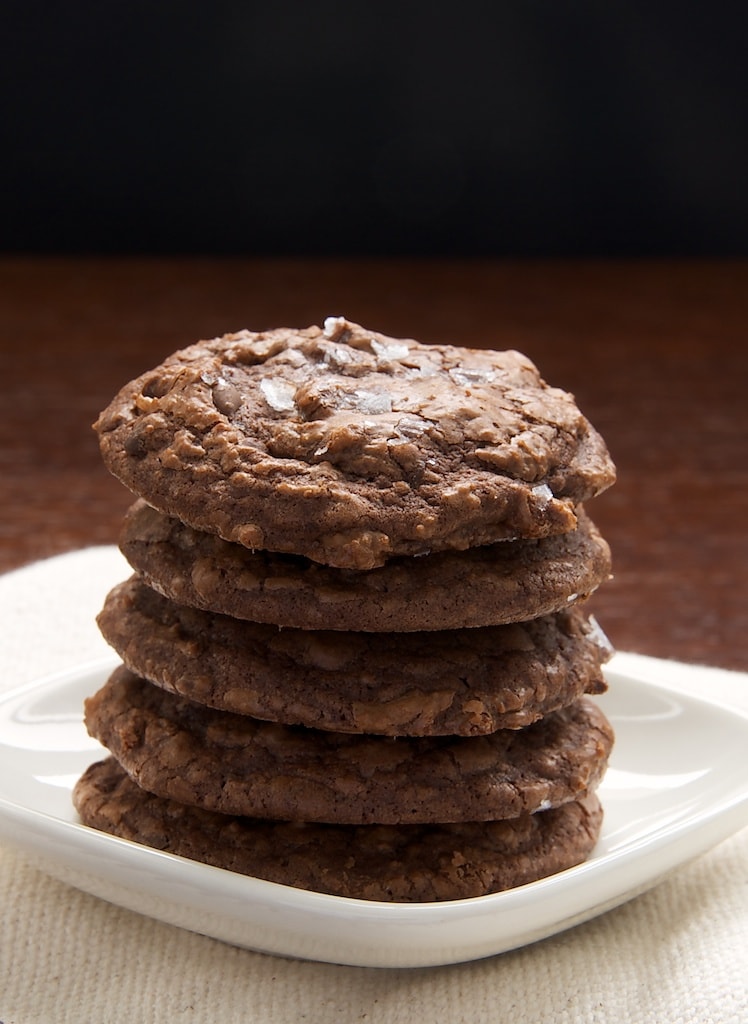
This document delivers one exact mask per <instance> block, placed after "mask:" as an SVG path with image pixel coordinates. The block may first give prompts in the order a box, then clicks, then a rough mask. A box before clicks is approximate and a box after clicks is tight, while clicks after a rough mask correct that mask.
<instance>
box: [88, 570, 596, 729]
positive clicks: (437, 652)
mask: <svg viewBox="0 0 748 1024" xmlns="http://www.w3.org/2000/svg"><path fill="white" fill-rule="evenodd" d="M98 623H99V627H100V629H101V632H102V633H103V635H104V637H105V638H106V640H107V641H108V642H109V643H110V644H111V645H112V646H113V647H114V649H115V650H116V651H117V653H118V654H119V655H120V657H121V658H122V660H123V661H124V662H125V664H126V665H127V667H128V668H129V669H131V671H133V672H134V673H136V674H138V675H141V676H144V677H145V678H146V679H148V680H150V681H151V682H153V683H156V684H157V685H159V686H162V687H164V688H165V689H167V690H169V691H171V692H173V693H176V694H179V695H181V696H183V697H187V698H188V699H190V700H193V701H196V702H197V703H200V704H207V705H209V706H210V707H213V708H219V709H221V710H224V711H233V712H236V713H238V714H244V715H253V716H254V717H255V718H262V719H267V720H269V721H272V722H282V723H284V724H286V725H305V726H310V727H313V728H317V729H327V730H334V731H337V732H353V733H380V734H384V735H390V736H428V735H446V734H450V733H451V734H455V735H462V736H469V735H474V734H480V733H490V732H493V731H495V730H496V729H518V728H522V727H524V726H526V725H529V724H530V723H532V722H534V721H535V720H536V719H538V718H542V717H543V716H544V715H547V714H549V713H550V712H551V711H556V710H558V709H559V708H561V707H565V706H566V705H567V704H571V703H572V702H573V701H575V700H577V698H579V697H580V696H581V695H582V694H583V693H585V692H587V693H601V692H602V691H603V690H604V689H605V683H604V680H603V676H602V669H601V666H602V665H603V663H604V662H605V661H606V660H607V659H608V657H609V654H610V646H609V645H608V644H607V643H606V641H605V637H604V634H603V633H602V631H601V630H600V628H599V627H598V626H597V625H596V623H595V622H594V620H590V619H588V618H587V617H586V616H585V615H584V614H583V613H582V612H581V611H580V610H579V609H577V608H575V609H568V610H567V611H564V612H559V613H558V614H557V615H549V616H545V617H543V618H539V619H534V620H532V621H531V622H525V623H516V624H512V625H506V626H486V627H484V628H482V629H474V630H449V631H444V632H436V633H387V634H373V633H348V632H342V633H341V632H324V631H321V630H318V631H309V630H298V629H282V630H281V629H278V628H277V627H275V626H268V625H261V624H258V623H254V622H243V621H241V620H239V619H233V618H229V617H228V616H226V615H216V614H213V613H211V612H204V611H199V610H198V609H195V608H188V607H185V606H182V605H178V604H175V603H174V602H173V601H170V600H169V599H168V598H165V597H162V596H161V595H160V594H157V593H156V592H155V591H154V590H151V588H150V587H148V586H146V585H145V584H144V583H143V582H142V581H141V580H140V579H139V578H138V577H136V576H134V577H132V578H131V579H130V580H128V581H127V582H125V583H121V584H119V585H118V586H116V587H115V588H114V589H113V590H112V591H111V592H110V594H109V595H108V596H107V599H106V602H105V604H104V608H103V609H102V611H101V613H100V615H99V617H98Z"/></svg>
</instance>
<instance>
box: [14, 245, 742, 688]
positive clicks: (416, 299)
mask: <svg viewBox="0 0 748 1024" xmlns="http://www.w3.org/2000/svg"><path fill="white" fill-rule="evenodd" d="M339 313H343V314H345V315H346V316H348V317H349V318H350V319H354V320H358V321H359V322H361V323H364V324H366V325H367V326H370V327H372V328H375V329H377V330H381V331H383V332H385V333H389V334H394V335H400V336H410V337H416V338H418V339H419V340H421V341H424V342H450V343H457V344H464V345H470V346H479V347H482V346H491V347H496V348H506V347H514V348H518V349H521V350H522V351H524V352H525V353H526V354H527V355H529V356H530V357H531V358H532V359H534V360H535V362H536V363H537V364H538V365H539V367H540V369H541V371H542V373H543V375H544V376H545V378H546V379H547V380H549V381H550V382H551V383H553V384H556V385H558V386H560V387H564V388H566V389H568V390H570V391H572V392H573V393H574V394H575V395H576V397H577V401H578V403H579V404H580V406H581V407H582V409H583V410H584V411H585V413H586V414H587V415H588V416H589V418H590V419H591V420H592V422H593V423H594V424H595V425H596V426H597V427H598V429H599V430H600V431H601V432H602V433H603V435H604V436H605V438H606V440H607V442H608V445H609V447H610V449H611V452H612V454H613V457H614V459H615V461H616V463H617V466H618V472H619V479H618V483H617V484H616V485H615V487H614V488H612V489H611V490H610V491H608V492H607V493H606V494H604V495H603V496H601V497H600V498H598V499H596V501H595V502H594V503H591V505H590V507H589V511H590V512H591V514H592V516H593V518H594V519H595V521H596V522H597V524H598V526H599V527H600V528H601V530H602V531H603V533H604V534H605V536H606V537H607V539H608V540H609V542H610V544H611V546H612V548H613V552H614V564H615V577H614V579H613V580H612V581H611V582H610V583H609V584H607V586H605V587H603V588H602V589H601V590H600V591H599V592H598V593H597V594H596V595H595V597H594V598H593V606H594V610H595V612H596V614H597V617H598V618H599V620H600V621H601V623H602V625H603V626H604V627H605V629H606V631H607V632H608V633H609V635H610V637H611V639H612V640H613V642H614V643H615V645H616V646H617V647H618V648H620V649H627V650H635V651H639V652H642V653H647V654H653V655H658V656H662V657H675V658H680V659H683V660H687V661H693V662H701V663H710V664H714V665H721V666H725V667H731V668H740V669H748V264H736V263H727V264H724V263H716V264H678V263H664V264H651V263H630V264H606V263H599V264H589V263H548V264H544V263H529V264H525V263H486V262H476V263H469V262H468V263H466V262H461V263H444V262H429V261H418V262H403V261H385V262H342V261H341V262H329V261H326V262H314V261H264V260H263V261H243V260H226V261H224V260H198V261H195V260H179V259H174V260H158V261H150V260H107V261H102V260H63V259H59V260H49V259H44V260H36V259H25V260H17V259H6V260H3V261H0V351H1V360H2V363H1V368H2V374H1V375H0V381H1V382H2V383H1V384H0V403H1V404H0V410H1V413H0V475H1V479H2V495H3V497H2V516H1V517H0V570H8V569H12V568H14V567H17V566H20V565H23V564H24V563H26V562H29V561H31V560H33V559H37V558H41V557H43V556H47V555H53V554H56V553H58V552H63V551H67V550H70V549H73V548H76V547H80V546H83V545H88V544H100V543H112V542H114V541H115V539H116V535H117V530H118V524H119V520H120V517H121V516H122V514H123V512H124V510H125V508H126V507H127V505H128V504H129V501H130V497H129V495H128V494H127V493H126V491H125V490H124V488H122V486H121V485H120V484H118V483H117V482H116V481H114V480H113V479H112V478H111V477H110V476H109V475H108V473H107V472H106V470H105V469H104V468H103V465H102V464H101V462H100V460H99V456H98V450H97V446H96V442H95V438H94V435H93V432H92V431H91V429H90V424H91V422H92V421H93V420H94V419H95V417H96V415H97V413H98V412H99V410H100V409H101V408H102V407H103V406H104V405H106V404H107V402H108V401H109V399H110V398H111V396H112V395H113V394H114V392H115V391H116V390H117V389H118V388H119V387H120V385H122V384H123V383H125V382H126V381H127V380H129V379H130V378H131V377H133V376H136V375H137V374H139V373H140V372H141V371H143V370H145V369H147V368H148V367H150V366H152V365H155V364H156V363H157V362H159V361H160V360H161V358H162V357H163V356H165V355H166V354H167V353H169V352H171V351H172V350H174V349H175V348H178V347H181V346H183V345H185V344H189V343H191V342H192V341H195V340H197V339H199V338H204V337H212V336H214V335H216V334H222V333H224V332H226V331H229V330H237V329H240V328H242V327H248V328H251V329H260V328H264V327H271V326H278V325H293V326H302V325H307V324H310V323H319V322H321V320H322V319H323V318H324V317H325V316H327V315H328V314H339Z"/></svg>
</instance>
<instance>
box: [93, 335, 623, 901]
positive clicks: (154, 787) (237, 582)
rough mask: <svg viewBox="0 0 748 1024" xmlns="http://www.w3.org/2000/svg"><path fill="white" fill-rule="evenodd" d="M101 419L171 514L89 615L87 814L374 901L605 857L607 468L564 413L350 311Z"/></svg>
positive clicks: (184, 366)
mask: <svg viewBox="0 0 748 1024" xmlns="http://www.w3.org/2000/svg"><path fill="white" fill-rule="evenodd" d="M97 427H98V429H99V432H100V437H101V443H102V453H103V455H104V458H105V461H106V462H107V464H108V465H109V467H110V469H112V471H113V472H115V474H116V475H118V476H119V477H120V479H122V480H123V481H124V482H125V483H126V484H127V485H128V486H129V487H130V488H131V489H132V490H133V491H134V493H135V494H136V496H139V497H140V498H141V499H145V502H148V503H150V505H152V506H155V508H152V507H149V506H148V505H147V504H145V502H144V501H143V500H141V501H139V502H136V505H135V506H134V507H133V509H132V510H131V513H130V514H129V515H128V518H127V522H126V524H125V529H124V532H123V538H122V548H123V551H124V552H125V554H126V556H127V557H128V558H129V560H130V562H131V564H132V566H133V568H134V569H135V571H136V578H134V579H132V580H130V581H128V582H126V583H124V584H122V585H121V586H120V587H118V588H115V590H114V591H113V592H112V594H111V595H110V596H109V598H108V599H107V602H106V605H105V608H104V609H103V610H102V613H101V615H100V617H99V623H100V626H101V628H102V632H103V633H104V635H105V636H106V637H107V639H108V640H109V641H110V643H112V645H113V646H114V647H115V649H116V650H117V651H118V652H119V653H120V656H121V657H122V659H123V661H124V663H125V665H126V666H127V668H122V669H121V670H118V672H116V673H115V674H114V676H113V677H112V679H111V680H110V681H109V683H107V684H106V686H105V687H104V688H103V689H102V690H101V691H100V693H99V694H97V695H95V696H94V697H92V698H90V699H89V701H88V702H87V711H86V718H87V724H88V726H89V729H90V731H91V732H92V734H93V735H96V736H98V737H99V738H100V739H101V740H102V742H103V743H104V745H105V746H107V748H108V749H109V750H110V751H111V753H112V754H113V755H114V758H113V759H111V758H110V759H109V760H108V761H106V762H102V763H100V764H99V765H97V766H92V768H91V769H89V771H88V772H87V773H86V774H85V775H84V776H83V778H82V779H81V780H80V782H79V783H78V786H77V787H76V790H75V802H76V806H77V808H78V811H79V814H80V815H81V818H82V820H83V821H84V822H87V823H88V824H90V825H92V826H93V827H97V828H102V829H104V830H106V831H111V832H113V833H115V834H117V835H120V836H122V837H124V838H128V839H134V840H135V841H139V842H144V843H147V844H148V845H152V846H156V847H158V848H160V849H166V850H170V851H172V852H174V853H178V854H182V855H185V856H190V857H193V858H194V859H197V860H204V861H206V862H208V863H213V864H218V866H223V867H228V868H230V869H231V870H237V871H243V872H247V873H250V874H254V875H257V876H259V877H264V878H267V879H269V880H271V881H276V882H283V883H285V884H290V885H296V886H301V887H305V888H313V889H318V890H319V891H323V892H330V893H334V894H338V895H345V896H354V897H358V898H364V899H377V900H397V901H400V900H402V901H410V900H417V901H423V900H444V899H460V898H465V897H472V896H480V895H484V894H486V893H489V892H494V891H498V890H500V889H504V888H508V887H511V886H514V885H519V884H524V883H525V882H528V881H533V880H535V879H537V878H540V877H544V876H545V875H547V874H550V873H553V872H555V871H558V870H562V869H563V868H566V867H570V866H572V865H574V864H576V863H578V862H579V861H580V860H583V859H585V858H586V857H587V856H588V855H589V853H590V851H591V849H592V847H593V846H594V843H595V841H596V838H597V835H598V834H599V829H600V824H601V820H602V811H601V808H600V805H599V802H598V801H597V799H596V797H595V796H594V792H595V789H596V787H597V785H598V784H599V782H600V779H601V777H602V775H603V773H604V770H605V767H606V764H607V760H608V756H609V753H610V749H611V745H612V742H613V735H612V730H611V729H610V726H609V724H608V723H607V722H606V720H605V718H604V716H603V715H602V714H601V713H600V711H599V709H596V708H594V706H590V704H589V702H588V701H587V700H586V699H585V698H582V694H584V693H586V692H587V693H593V694H594V693H596V692H601V690H602V689H603V688H604V681H603V678H602V672H601V667H602V664H603V663H604V661H605V660H606V658H607V656H608V655H609V648H608V647H607V645H606V644H605V642H604V638H603V636H602V634H601V633H600V631H599V630H598V629H597V627H596V626H595V624H594V623H593V622H592V621H590V620H588V619H587V617H586V616H585V615H584V614H583V613H582V612H581V611H580V608H579V603H580V602H581V599H582V598H584V597H586V596H587V595H589V594H590V593H592V592H593V591H594V590H595V589H596V587H597V586H598V585H599V584H600V583H601V582H603V580H604V579H605V578H606V577H607V575H608V574H609V570H610V561H609V552H608V550H607V545H606V544H605V542H604V541H603V540H602V538H600V536H599V534H598V533H597V531H596V530H595V528H594V526H593V525H592V523H591V522H590V521H589V519H588V518H587V517H586V515H585V513H584V510H583V507H582V502H583V501H585V500H588V499H590V498H591V497H594V496H595V495H596V494H597V493H599V492H600V490H602V489H604V487H606V486H608V485H609V484H610V483H611V482H612V479H613V469H612V464H611V463H610V461H609V459H608V457H607V453H606V452H605V449H604V445H603V444H602V441H601V439H600V438H599V436H598V435H596V434H595V432H594V430H592V428H591V427H590V426H589V424H587V422H586V421H585V420H584V418H583V417H581V414H579V413H578V410H576V408H575V406H574V404H573V401H572V400H571V399H570V396H567V395H564V393H563V392H559V391H557V390H555V389H550V388H548V387H547V386H546V385H545V384H544V383H543V382H542V381H540V378H539V376H538V375H537V371H535V369H534V367H532V364H531V363H529V361H528V360H526V359H525V358H524V357H522V356H519V355H518V354H517V353H475V352H472V353H468V352H465V351H464V350H458V349H448V348H447V347H442V348H437V347H431V348H429V347H428V346H419V345H417V343H415V342H401V341H397V340H393V339H387V338H385V337H384V336H382V335H377V334H374V333H372V332H367V331H365V330H364V329H363V328H359V327H358V326H357V325H353V324H350V323H349V322H347V321H343V320H342V319H341V318H332V320H331V321H330V322H326V324H325V327H324V329H318V328H310V329H308V330H306V331H301V332H289V331H276V332H266V333H264V334H260V335H250V334H249V333H248V332H244V333H242V334H240V335H232V336H228V337H227V338H225V339H216V341H214V342H210V343H202V344H201V345H199V346H194V347H193V348H192V349H188V350H186V351H185V352H183V353H176V354H175V356H174V357H170V359H168V360H167V361H166V362H165V363H164V364H162V366H161V367H158V368H156V370H154V371H151V372H149V373H148V374H145V375H143V377H141V378H139V379H138V381H135V382H133V383H132V384H131V385H128V386H127V387H126V388H124V389H123V390H122V391H121V392H120V394H119V395H118V396H117V398H116V399H115V400H114V402H113V403H112V405H111V406H110V408H109V409H108V410H106V411H105V413H103V414H102V417H101V418H100V420H99V423H98V425H97ZM156 509H158V511H156ZM280 627H285V628H283V629H281V628H280ZM130 670H131V671H130Z"/></svg>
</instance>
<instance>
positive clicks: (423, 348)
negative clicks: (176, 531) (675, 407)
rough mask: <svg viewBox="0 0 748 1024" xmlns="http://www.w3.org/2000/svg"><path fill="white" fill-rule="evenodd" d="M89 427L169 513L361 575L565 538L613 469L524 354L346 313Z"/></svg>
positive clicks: (259, 343) (189, 375) (200, 352)
mask: <svg viewBox="0 0 748 1024" xmlns="http://www.w3.org/2000/svg"><path fill="white" fill-rule="evenodd" d="M95 426H96V429H97V431H98V434H99V441H100V446H101V452H102V456H103V458H104V461H105V463H106V464H107V466H108V467H109V469H110V470H111V471H112V472H113V473H114V474H115V475H116V476H117V477H118V478H119V479H121V480H122V481H123V483H125V484H126V485H127V486H128V487H129V488H130V489H131V490H132V491H133V492H134V493H135V494H137V495H139V496H141V497H143V498H145V499H146V500H147V501H148V502H149V504H151V505H152V506H153V507H155V508H157V509H159V510H160V511H162V512H164V513H166V514H168V515H173V516H176V517H177V518H179V519H181V520H182V521H184V522H186V523H188V524H190V525H191V526H193V527H195V528H196V529H200V530H205V531H208V532H210V533H215V534H217V535H219V536H220V537H223V538H224V539H226V540H229V541H233V542H236V543H239V544H242V545H244V546H245V547H248V548H250V549H263V550H269V551H281V552H288V553H293V554H299V555H304V556H306V557H308V558H310V559H312V560H314V561H317V562H321V563H323V564H326V565H332V566H337V567H340V568H352V569H359V570H366V569H371V568H374V567H376V566H378V565H382V564H383V563H384V562H385V561H386V560H387V559H389V558H391V557H393V556H396V555H399V554H400V555H417V554H424V553H427V552H430V551H440V550H464V549H466V548H469V547H473V546H475V545H482V544H488V543H492V542H494V541H497V540H503V539H508V538H517V537H529V538H532V537H542V536H549V535H552V534H558V533H564V532H566V531H568V530H571V529H573V528H574V525H575V523H576V507H577V506H578V505H579V504H580V503H581V502H584V501H586V500H587V499H589V498H591V497H594V496H595V495H596V494H599V493H600V492H601V491H602V490H604V489H605V488H606V487H608V486H609V485H610V484H611V483H613V480H614V476H615V470H614V467H613V464H612V462H611V460H610V457H609V455H608V452H607V449H606V447H605V445H604V443H603V441H602V439H601V438H600V436H599V434H598V433H597V432H596V431H595V430H594V428H593V427H592V426H591V425H590V423H589V422H588V421H587V420H586V418H585V417H584V416H583V415H582V414H581V412H580V411H579V409H578V408H577V406H576V404H575V402H574V400H573V397H572V396H571V395H569V394H568V393H566V392H564V391H562V390H560V389H558V388H553V387H550V386H549V385H547V384H546V383H545V382H544V381H543V380H542V378H541V377H540V375H539V373H538V371H537V369H536V368H535V366H534V365H533V364H532V362H531V361H530V360H529V359H527V358H526V357H525V356H523V355H521V354H520V353H518V352H513V351H508V352H494V351H487V350H486V351H484V350H471V349H462V348H458V347H455V346H446V345H421V344H419V343H417V342H415V341H412V340H401V339H393V338H389V337H386V336H385V335H382V334H379V333H377V332H373V331H369V330H366V329H364V328H362V327H360V326H359V325H357V324H353V323H351V322H349V321H347V320H344V319H343V318H342V317H331V318H328V320H327V321H326V322H325V325H324V326H323V327H310V328H307V329H304V330H293V329H283V328H281V329H276V330H271V331H266V332H261V333H252V332H249V331H242V332H239V333H237V334H230V335H226V336H224V337H222V338H216V339H214V340H212V341H204V342H200V343H198V344H196V345H193V346H191V347H189V348H186V349H183V350H181V351H179V352H176V353H174V354H173V355H172V356H170V357H169V358H168V359H166V360H165V361H164V362H163V363H162V364H161V365H160V366H158V367H156V368H155V369H153V370H151V371H148V372H147V373H144V374H143V375H141V376H140V377H139V378H137V379H136V380H135V381H132V382H131V383H130V384H128V385H126V386H125V387H124V388H123V389H122V390H121V391H120V392H119V394H118V395H117V396H116V397H115V398H114V399H113V401H112V402H111V403H110V405H109V406H108V408H107V409H106V410H104V412H103V413H102V414H101V416H100V417H99V419H98V421H97V423H96V425H95Z"/></svg>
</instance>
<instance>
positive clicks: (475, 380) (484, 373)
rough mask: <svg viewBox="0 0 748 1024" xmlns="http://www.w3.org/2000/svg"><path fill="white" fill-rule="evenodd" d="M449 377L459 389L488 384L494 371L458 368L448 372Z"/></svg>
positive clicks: (494, 374) (493, 375)
mask: <svg viewBox="0 0 748 1024" xmlns="http://www.w3.org/2000/svg"><path fill="white" fill-rule="evenodd" d="M449 376H450V377H451V378H452V380H453V381H454V382H455V384H459V385H460V387H470V385H471V384H490V383H491V381H492V380H493V379H494V377H495V376H496V373H495V371H494V370H477V369H470V368H469V367H466V366H458V367H455V368H454V369H452V370H450V371H449Z"/></svg>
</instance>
